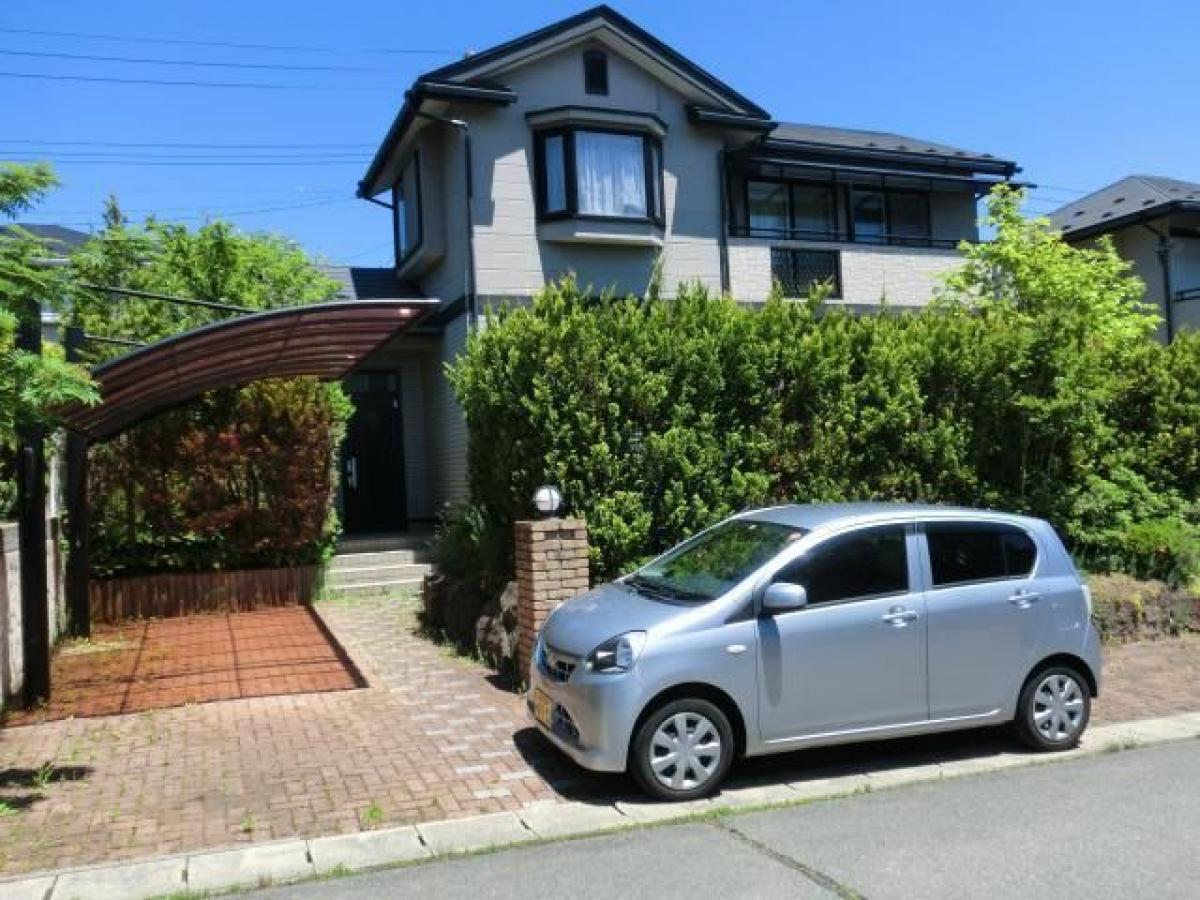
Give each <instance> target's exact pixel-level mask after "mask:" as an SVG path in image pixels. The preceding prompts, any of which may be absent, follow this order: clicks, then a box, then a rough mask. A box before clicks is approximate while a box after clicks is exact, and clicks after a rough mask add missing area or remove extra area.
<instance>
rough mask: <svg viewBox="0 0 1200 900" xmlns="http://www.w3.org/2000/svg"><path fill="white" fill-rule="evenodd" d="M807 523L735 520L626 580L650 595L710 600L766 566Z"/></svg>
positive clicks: (699, 600) (797, 537) (685, 599)
mask: <svg viewBox="0 0 1200 900" xmlns="http://www.w3.org/2000/svg"><path fill="white" fill-rule="evenodd" d="M804 534H805V530H804V529H803V528H797V527H794V526H791V525H783V524H780V523H778V522H760V521H757V520H754V519H733V520H730V521H728V522H724V523H722V524H720V525H718V526H717V527H716V528H713V529H711V530H709V531H706V532H703V533H702V534H700V535H698V536H697V537H694V538H692V539H691V540H690V541H687V542H685V543H683V544H680V545H679V546H678V547H676V548H675V549H674V550H672V551H671V552H669V553H667V554H666V555H665V556H662V557H660V558H659V559H656V560H655V561H654V562H652V563H650V564H649V565H647V566H644V567H642V568H641V569H639V570H638V571H637V572H635V573H633V574H632V575H630V576H629V577H628V578H627V579H626V583H627V584H629V585H631V586H632V587H634V588H637V589H638V590H640V591H642V592H643V593H645V594H647V595H648V596H651V597H665V598H668V599H675V600H682V601H686V602H693V603H695V602H706V601H708V600H712V599H713V598H715V597H719V596H720V595H721V594H723V593H725V592H726V591H728V590H729V589H730V588H732V587H733V586H734V585H735V584H737V583H738V582H739V581H741V580H742V579H743V578H746V577H747V576H749V575H750V574H751V573H752V572H754V571H756V570H758V569H759V568H761V567H762V566H763V565H764V564H766V563H767V561H769V560H770V559H771V558H772V557H774V556H776V555H777V554H778V553H779V552H780V551H781V550H782V549H783V548H784V547H786V546H787V545H788V544H790V543H791V542H792V541H795V540H799V539H800V538H801V537H803V536H804Z"/></svg>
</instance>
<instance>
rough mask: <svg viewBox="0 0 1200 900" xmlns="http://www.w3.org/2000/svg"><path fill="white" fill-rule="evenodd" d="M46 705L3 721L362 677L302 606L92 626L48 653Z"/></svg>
mask: <svg viewBox="0 0 1200 900" xmlns="http://www.w3.org/2000/svg"><path fill="white" fill-rule="evenodd" d="M50 678H51V682H50V683H51V684H53V685H54V692H53V694H52V696H51V700H50V702H49V704H47V705H46V706H44V707H41V708H39V709H35V710H30V711H14V712H12V713H9V714H7V715H6V716H5V717H4V720H5V722H4V723H5V724H6V725H30V724H33V723H36V722H46V721H50V720H52V719H66V718H69V717H71V716H111V715H113V714H115V713H130V712H146V711H147V710H151V709H164V708H168V707H172V706H183V705H185V704H189V703H207V702H209V701H212V700H232V699H235V698H239V697H269V696H273V695H278V694H307V693H310V692H313V691H344V690H349V689H351V688H355V687H361V686H362V680H361V678H360V677H359V675H358V673H357V671H356V670H355V669H354V666H353V665H352V664H351V663H350V662H349V660H348V659H346V658H345V655H344V654H343V653H342V652H341V648H340V647H338V645H337V643H336V642H334V641H331V639H330V638H329V636H328V635H327V634H326V633H325V630H324V628H323V627H322V625H321V620H320V619H319V618H318V617H317V616H316V615H315V614H314V613H313V612H312V610H310V609H308V608H306V607H303V606H289V607H282V608H279V609H264V610H259V611H257V612H239V613H225V614H213V615H196V616H185V617H183V618H178V619H149V620H145V621H137V622H126V623H123V624H120V625H98V626H95V627H94V628H93V629H92V636H91V639H90V640H88V641H79V642H66V643H64V644H62V645H61V646H60V647H59V648H58V649H57V650H56V651H55V654H54V662H53V666H52V672H51V676H50Z"/></svg>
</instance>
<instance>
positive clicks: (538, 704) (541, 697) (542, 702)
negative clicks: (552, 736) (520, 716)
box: [533, 688, 554, 728]
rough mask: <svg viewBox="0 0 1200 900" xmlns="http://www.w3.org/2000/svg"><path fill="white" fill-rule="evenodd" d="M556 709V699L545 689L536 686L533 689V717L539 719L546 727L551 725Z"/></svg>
mask: <svg viewBox="0 0 1200 900" xmlns="http://www.w3.org/2000/svg"><path fill="white" fill-rule="evenodd" d="M553 711H554V701H553V700H551V699H550V695H549V694H547V693H546V692H545V691H541V690H538V689H537V688H534V691H533V717H534V718H535V719H537V720H538V722H540V723H541V724H542V725H543V726H545V727H546V728H549V727H550V722H551V718H552V716H551V713H552V712H553Z"/></svg>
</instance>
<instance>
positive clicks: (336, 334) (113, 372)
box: [20, 291, 436, 703]
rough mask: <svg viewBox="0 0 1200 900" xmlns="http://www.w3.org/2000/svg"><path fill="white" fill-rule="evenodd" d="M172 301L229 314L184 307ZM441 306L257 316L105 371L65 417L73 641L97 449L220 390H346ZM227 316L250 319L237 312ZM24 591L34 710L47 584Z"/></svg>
mask: <svg viewBox="0 0 1200 900" xmlns="http://www.w3.org/2000/svg"><path fill="white" fill-rule="evenodd" d="M118 293H120V291H118ZM127 293H134V292H127ZM168 299H178V300H179V302H183V303H194V304H202V305H205V306H210V305H211V306H216V307H221V306H222V304H208V303H205V302H204V301H195V300H188V299H185V298H168ZM435 305H436V302H434V301H426V300H420V299H403V300H370V301H352V302H333V303H322V304H315V305H310V306H298V307H286V308H282V309H273V310H268V311H265V312H257V313H248V314H244V315H239V316H237V317H235V318H229V319H225V320H222V321H219V322H215V323H212V324H209V325H205V326H203V327H200V328H196V329H193V330H191V331H187V332H184V333H182V334H178V335H173V336H171V337H169V338H165V339H163V340H161V341H158V342H156V343H153V344H150V345H147V346H144V347H139V348H138V349H135V350H132V351H130V352H127V353H125V354H123V355H121V356H118V357H116V358H115V359H112V360H110V361H108V362H105V363H103V364H101V365H98V366H96V367H95V368H94V369H93V371H92V376H93V378H94V379H95V381H96V382H97V384H98V386H99V390H100V397H101V400H100V402H99V403H98V404H96V405H95V406H85V405H82V404H76V405H71V406H68V407H65V408H62V409H59V410H56V414H57V417H58V418H59V420H60V421H61V422H62V423H63V424H64V425H65V426H66V427H67V429H68V436H67V447H66V513H67V527H66V534H65V536H66V539H67V544H68V558H67V567H66V579H65V587H66V602H67V610H68V615H69V618H70V622H71V630H72V632H73V633H74V634H75V635H77V636H81V637H83V636H87V635H88V633H89V631H90V609H89V602H88V577H89V558H88V518H89V511H88V498H87V493H88V492H87V482H88V473H87V450H88V447H89V445H90V444H92V443H94V442H102V441H106V440H108V439H110V438H112V437H114V436H116V435H117V434H119V433H120V432H122V431H123V430H125V429H126V428H129V427H130V426H131V425H134V424H136V423H137V422H140V421H142V420H144V419H147V418H149V417H151V416H153V415H156V414H158V413H161V412H165V411H166V410H169V409H172V408H174V407H177V406H180V405H182V404H184V403H187V402H188V401H190V400H193V399H195V398H196V397H198V396H199V395H201V394H203V393H205V392H206V391H211V390H215V389H217V388H223V387H238V386H242V385H245V384H248V383H250V382H252V381H256V380H259V379H263V378H282V377H293V376H300V375H309V376H314V377H317V378H320V379H323V380H329V381H332V380H340V379H342V378H344V377H345V376H346V375H347V374H349V373H350V372H351V371H353V370H354V369H355V367H357V366H358V365H359V364H360V363H361V362H362V361H363V360H364V359H365V358H366V357H367V356H369V355H370V354H371V353H372V352H373V351H374V350H376V349H377V348H378V347H380V346H381V345H382V344H383V343H385V342H386V341H388V340H389V339H390V338H392V337H393V336H395V335H396V334H398V333H399V332H401V331H403V330H405V329H406V328H408V327H410V326H411V325H412V324H413V323H414V322H415V321H416V320H418V319H419V318H421V317H422V316H423V315H424V313H425V312H426V311H428V310H429V309H430V308H432V307H433V306H435ZM224 308H225V309H226V310H227V311H233V312H245V311H244V310H241V309H239V308H237V307H232V306H228V305H224ZM71 331H72V332H73V333H69V334H68V335H67V345H68V348H69V350H70V348H73V347H78V346H79V345H80V344H81V343H83V342H84V341H86V340H88V336H87V335H84V334H83V333H82V332H80V331H78V330H73V329H72V330H71ZM24 443H25V446H23V447H22V461H23V471H22V478H21V491H22V496H21V502H20V509H21V523H20V524H21V543H22V546H23V551H22V552H23V560H22V563H23V568H25V566H26V560H28V566H29V567H28V568H26V571H27V572H30V573H39V572H40V573H44V572H45V571H46V551H45V545H46V541H45V490H44V486H43V485H44V468H45V466H44V460H43V459H42V453H41V446H40V444H41V441H40V435H39V436H38V439H37V440H36V441H35V440H26V441H25V442H24ZM35 445H36V446H35ZM25 554H28V555H25ZM22 588H23V590H22V610H23V612H24V613H25V615H26V618H25V623H26V627H25V629H24V631H25V635H24V637H25V641H24V658H25V691H24V694H25V698H26V700H27V702H29V703H33V702H36V701H37V700H38V699H41V698H47V697H49V695H50V639H49V625H48V622H47V620H46V613H45V610H46V597H45V594H46V584H45V578H44V577H42V578H40V579H39V578H37V577H31V578H28V579H27V580H26V581H25V582H24V583H23V585H22Z"/></svg>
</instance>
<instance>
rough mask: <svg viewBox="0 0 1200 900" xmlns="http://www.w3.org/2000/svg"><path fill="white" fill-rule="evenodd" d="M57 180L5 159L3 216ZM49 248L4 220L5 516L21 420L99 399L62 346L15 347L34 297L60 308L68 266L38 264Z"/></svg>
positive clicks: (0, 413) (1, 475) (1, 496)
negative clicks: (38, 351) (68, 360)
mask: <svg viewBox="0 0 1200 900" xmlns="http://www.w3.org/2000/svg"><path fill="white" fill-rule="evenodd" d="M57 184H58V181H57V179H56V178H55V176H54V172H53V171H52V170H51V169H50V167H49V166H46V165H44V164H40V163H38V164H34V165H17V164H13V163H5V164H0V221H3V220H12V219H15V218H16V217H17V216H18V215H20V214H21V213H22V212H26V211H28V210H31V209H33V208H35V207H36V206H37V204H38V203H39V202H40V201H41V200H42V199H43V198H44V197H45V196H46V195H47V194H48V193H49V192H50V191H51V190H52V189H53V188H54V187H55V186H56V185H57ZM49 255H50V254H49V253H48V250H47V247H46V245H45V243H44V242H43V241H41V240H40V239H38V238H37V237H36V236H34V235H33V234H31V233H30V232H29V231H27V230H25V229H23V228H21V227H19V226H17V225H11V224H10V225H8V226H7V227H4V228H0V458H2V459H3V461H2V462H0V517H2V516H7V515H8V514H9V513H10V512H11V511H12V507H13V503H14V502H15V499H16V489H15V486H14V485H13V482H12V475H11V462H10V461H8V458H9V457H10V454H11V452H12V450H13V448H14V446H15V441H16V430H17V428H18V427H20V426H22V425H25V424H29V423H34V422H38V423H42V424H49V423H50V422H51V421H52V415H51V410H53V408H54V407H56V406H58V405H61V404H64V403H67V402H70V401H80V402H85V403H87V402H94V401H95V399H96V392H95V390H94V388H93V385H92V383H91V380H90V379H89V378H88V376H87V373H86V372H85V371H84V370H83V369H82V368H80V367H78V366H73V365H69V364H67V363H66V362H65V361H64V360H63V356H62V353H61V350H60V348H59V347H57V346H54V345H49V344H47V345H46V346H45V347H44V349H43V351H42V353H41V354H40V355H39V354H35V353H30V352H29V351H26V350H20V349H17V345H16V344H17V331H18V328H19V326H20V323H21V321H22V320H23V319H24V318H26V317H28V316H29V315H31V311H30V307H29V305H28V301H30V300H35V301H37V302H38V303H39V304H41V305H42V306H43V307H46V308H54V307H57V306H58V304H59V303H60V301H61V299H62V297H63V295H64V294H65V293H66V289H67V283H66V279H65V278H64V277H63V273H62V270H60V269H53V268H46V267H43V266H39V265H38V261H39V260H40V259H43V258H45V257H47V256H49ZM39 324H40V323H39Z"/></svg>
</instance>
